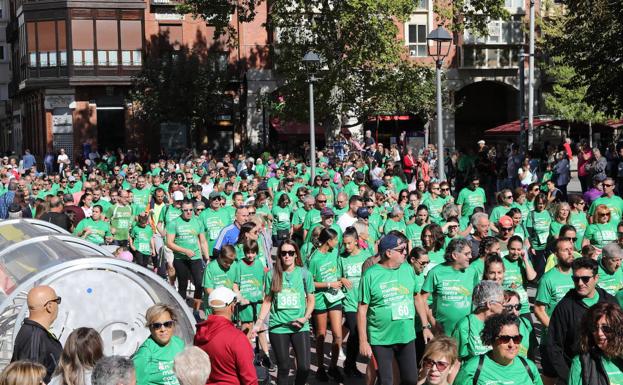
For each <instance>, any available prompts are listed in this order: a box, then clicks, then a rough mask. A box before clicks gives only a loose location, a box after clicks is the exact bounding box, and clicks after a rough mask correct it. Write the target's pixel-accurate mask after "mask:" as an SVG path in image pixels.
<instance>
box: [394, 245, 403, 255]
mask: <svg viewBox="0 0 623 385" xmlns="http://www.w3.org/2000/svg"><path fill="white" fill-rule="evenodd" d="M392 250H394V251H395V252H398V253H405V254H406V253H407V246H403V247H400V246H398V247H396V248H395V249H392Z"/></svg>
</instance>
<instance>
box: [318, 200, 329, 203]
mask: <svg viewBox="0 0 623 385" xmlns="http://www.w3.org/2000/svg"><path fill="white" fill-rule="evenodd" d="M316 202H318V203H327V201H326V200H324V201H321V200H316Z"/></svg>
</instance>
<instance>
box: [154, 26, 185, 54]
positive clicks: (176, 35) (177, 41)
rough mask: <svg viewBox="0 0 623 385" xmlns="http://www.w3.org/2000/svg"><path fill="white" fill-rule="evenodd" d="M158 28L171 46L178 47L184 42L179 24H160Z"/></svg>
mask: <svg viewBox="0 0 623 385" xmlns="http://www.w3.org/2000/svg"><path fill="white" fill-rule="evenodd" d="M158 29H159V30H160V35H162V37H164V38H165V39H166V40H167V41H168V42H169V44H170V45H171V46H172V47H174V48H175V49H180V45H181V44H182V43H183V42H184V38H183V35H182V26H181V25H172V24H160V25H159V26H158Z"/></svg>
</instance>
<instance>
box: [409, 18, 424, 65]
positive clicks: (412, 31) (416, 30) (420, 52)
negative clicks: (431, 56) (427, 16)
mask: <svg viewBox="0 0 623 385" xmlns="http://www.w3.org/2000/svg"><path fill="white" fill-rule="evenodd" d="M408 33H409V36H408V43H409V55H410V56H413V57H426V56H427V55H428V52H427V47H426V35H427V28H426V24H409V29H408Z"/></svg>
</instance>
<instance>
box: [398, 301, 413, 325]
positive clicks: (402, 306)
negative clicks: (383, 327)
mask: <svg viewBox="0 0 623 385" xmlns="http://www.w3.org/2000/svg"><path fill="white" fill-rule="evenodd" d="M414 315H415V314H414V311H413V306H411V304H410V303H409V302H408V301H402V302H396V303H392V320H394V321H395V320H401V319H413V317H414Z"/></svg>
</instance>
